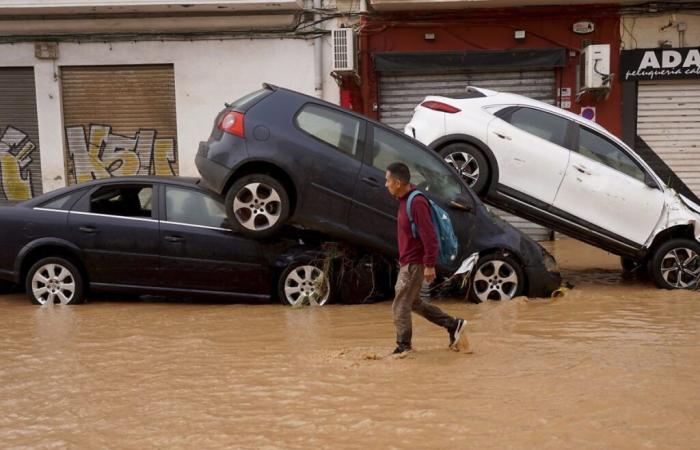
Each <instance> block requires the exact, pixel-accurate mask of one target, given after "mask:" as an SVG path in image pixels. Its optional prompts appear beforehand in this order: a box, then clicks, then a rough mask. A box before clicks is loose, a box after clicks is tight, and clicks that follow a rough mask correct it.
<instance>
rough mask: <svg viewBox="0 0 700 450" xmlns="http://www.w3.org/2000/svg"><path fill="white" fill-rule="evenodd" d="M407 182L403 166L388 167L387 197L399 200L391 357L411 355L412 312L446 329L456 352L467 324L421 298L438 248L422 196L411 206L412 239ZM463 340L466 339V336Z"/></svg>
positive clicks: (431, 278) (410, 187)
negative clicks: (388, 195)
mask: <svg viewBox="0 0 700 450" xmlns="http://www.w3.org/2000/svg"><path fill="white" fill-rule="evenodd" d="M410 182H411V172H410V170H409V169H408V166H406V165H405V164H403V163H400V162H395V163H392V164H390V165H389V167H387V169H386V183H385V186H386V188H387V189H388V190H389V193H390V194H391V195H393V196H394V197H396V198H397V199H398V200H399V212H398V229H397V234H398V244H399V265H400V266H401V268H400V269H399V276H398V279H397V281H396V295H395V297H394V304H393V306H392V309H393V314H394V326H395V327H396V344H397V345H396V349H395V350H394V353H393V354H394V355H403V354H405V353H406V352H409V351H411V337H412V327H411V311H413V312H414V313H416V314H419V315H421V316H423V317H425V318H426V319H427V320H429V321H430V322H432V323H434V324H436V325H439V326H441V327H443V328H445V329H447V332H448V333H449V335H450V348H451V349H453V350H459V347H460V344H459V342H460V340H461V338H462V337H463V336H462V335H463V332H464V329H465V328H466V325H467V321H466V320H464V319H460V318H456V317H452V316H450V315H448V314H446V313H444V312H443V311H442V310H441V309H440V308H438V307H437V306H435V305H431V304H430V303H427V302H425V301H423V300H422V299H421V298H420V288H421V285H422V283H423V280H425V281H426V282H428V283H432V282H433V281H434V280H435V264H436V262H437V257H438V250H439V248H438V237H437V235H436V234H435V227H434V226H433V220H432V218H431V214H430V206H429V204H428V200H427V199H426V198H425V196H423V195H416V196H415V197H414V198H413V200H412V204H411V215H412V216H413V223H415V224H416V228H417V237H413V233H412V230H411V221H410V220H409V217H408V212H407V211H406V202H407V200H408V197H409V195H410V193H411V192H412V191H413V190H415V186H413V185H411V183H410ZM464 338H465V339H466V336H464Z"/></svg>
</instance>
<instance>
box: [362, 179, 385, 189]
mask: <svg viewBox="0 0 700 450" xmlns="http://www.w3.org/2000/svg"><path fill="white" fill-rule="evenodd" d="M362 181H363V182H365V183H367V184H369V185H370V186H372V187H379V186H381V184H380V183H379V181H377V180H375V179H374V178H371V177H364V178H363V179H362Z"/></svg>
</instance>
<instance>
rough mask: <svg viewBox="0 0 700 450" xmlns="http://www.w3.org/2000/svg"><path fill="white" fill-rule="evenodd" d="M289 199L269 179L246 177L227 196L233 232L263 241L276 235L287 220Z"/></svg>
mask: <svg viewBox="0 0 700 450" xmlns="http://www.w3.org/2000/svg"><path fill="white" fill-rule="evenodd" d="M289 212H290V205H289V195H288V194H287V190H286V189H285V188H284V186H283V185H282V184H281V183H280V182H279V181H277V180H276V179H274V178H272V177H271V176H269V175H263V174H254V175H246V176H244V177H243V178H241V179H240V180H238V181H237V182H235V183H234V184H233V186H231V188H230V189H229V191H228V193H227V194H226V214H227V216H228V219H229V222H230V223H231V225H232V226H233V228H234V229H235V230H236V231H240V232H241V233H242V234H244V235H246V236H248V237H253V238H262V237H267V236H271V235H273V234H275V233H276V232H277V231H278V230H279V229H280V228H281V227H282V226H283V225H284V223H285V222H286V221H287V219H288V218H289Z"/></svg>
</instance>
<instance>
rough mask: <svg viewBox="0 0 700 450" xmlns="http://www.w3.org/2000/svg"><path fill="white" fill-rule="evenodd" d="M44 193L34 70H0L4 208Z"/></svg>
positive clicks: (0, 200)
mask: <svg viewBox="0 0 700 450" xmlns="http://www.w3.org/2000/svg"><path fill="white" fill-rule="evenodd" d="M41 193H42V186H41V151H40V149H39V126H38V120H37V112H36V90H35V87H34V69H33V68H31V67H28V68H25V67H17V68H15V67H11V68H0V205H7V204H12V203H15V202H19V201H22V200H28V199H30V198H32V197H34V196H36V195H39V194H41Z"/></svg>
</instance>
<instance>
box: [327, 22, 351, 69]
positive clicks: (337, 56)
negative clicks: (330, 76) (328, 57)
mask: <svg viewBox="0 0 700 450" xmlns="http://www.w3.org/2000/svg"><path fill="white" fill-rule="evenodd" d="M331 37H332V39H333V69H332V70H333V72H337V73H351V72H355V66H356V64H355V33H354V32H353V30H352V28H334V29H333V30H331Z"/></svg>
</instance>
